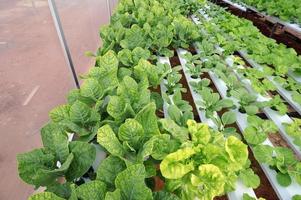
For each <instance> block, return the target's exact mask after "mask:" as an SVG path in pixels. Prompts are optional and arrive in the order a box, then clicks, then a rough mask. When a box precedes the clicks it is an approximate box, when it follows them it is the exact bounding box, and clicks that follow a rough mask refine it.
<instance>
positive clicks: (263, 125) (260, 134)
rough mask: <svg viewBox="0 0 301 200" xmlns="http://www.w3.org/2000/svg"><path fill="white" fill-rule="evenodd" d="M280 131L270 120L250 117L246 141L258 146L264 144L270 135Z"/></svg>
mask: <svg viewBox="0 0 301 200" xmlns="http://www.w3.org/2000/svg"><path fill="white" fill-rule="evenodd" d="M277 131H278V128H277V126H276V125H275V124H274V122H272V121H270V120H263V119H261V118H260V117H258V116H256V115H254V116H248V126H247V128H246V129H245V130H244V133H243V135H244V138H245V140H246V141H247V142H248V143H249V144H252V145H258V144H261V143H262V142H264V141H265V140H266V139H267V137H268V135H269V134H274V133H276V132H277Z"/></svg>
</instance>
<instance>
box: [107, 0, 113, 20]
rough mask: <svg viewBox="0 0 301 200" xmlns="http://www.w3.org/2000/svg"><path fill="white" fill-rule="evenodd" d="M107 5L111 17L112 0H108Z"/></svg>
mask: <svg viewBox="0 0 301 200" xmlns="http://www.w3.org/2000/svg"><path fill="white" fill-rule="evenodd" d="M107 7H108V12H109V15H110V17H111V16H112V11H111V1H110V0H107Z"/></svg>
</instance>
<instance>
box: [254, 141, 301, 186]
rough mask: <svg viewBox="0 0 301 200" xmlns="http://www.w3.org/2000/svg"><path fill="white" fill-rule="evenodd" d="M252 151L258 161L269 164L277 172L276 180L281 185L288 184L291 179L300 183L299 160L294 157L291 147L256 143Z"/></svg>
mask: <svg viewBox="0 0 301 200" xmlns="http://www.w3.org/2000/svg"><path fill="white" fill-rule="evenodd" d="M253 152H254V156H255V158H256V160H257V161H258V162H260V163H264V164H267V165H269V166H270V168H272V169H274V170H275V171H276V172H277V175H276V178H277V182H278V183H279V184H280V185H281V186H283V187H287V186H289V185H290V184H291V183H292V179H294V180H295V181H296V182H297V183H298V184H299V185H301V175H300V174H301V162H300V161H298V159H296V157H295V155H294V153H293V151H292V150H291V149H289V148H286V147H272V146H269V145H257V146H255V147H254V151H253Z"/></svg>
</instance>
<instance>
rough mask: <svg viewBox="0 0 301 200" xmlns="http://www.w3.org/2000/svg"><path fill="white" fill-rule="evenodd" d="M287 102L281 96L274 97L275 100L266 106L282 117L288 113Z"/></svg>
mask: <svg viewBox="0 0 301 200" xmlns="http://www.w3.org/2000/svg"><path fill="white" fill-rule="evenodd" d="M284 102H285V101H284V100H282V98H281V97H280V96H279V95H275V96H273V98H272V99H271V100H270V101H268V102H267V103H266V106H269V107H270V108H271V109H273V110H276V111H278V112H279V114H281V115H285V114H286V113H287V106H286V105H285V103H284Z"/></svg>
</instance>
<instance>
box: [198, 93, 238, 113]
mask: <svg viewBox="0 0 301 200" xmlns="http://www.w3.org/2000/svg"><path fill="white" fill-rule="evenodd" d="M199 94H200V95H201V96H202V100H201V101H199V102H197V104H198V105H199V106H200V109H201V110H204V111H205V113H206V117H207V118H216V117H215V116H216V112H218V111H221V110H222V109H223V108H231V107H232V106H233V102H232V100H230V99H220V95H219V94H218V93H213V92H212V91H211V90H210V89H209V88H204V89H203V90H202V91H200V92H199Z"/></svg>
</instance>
